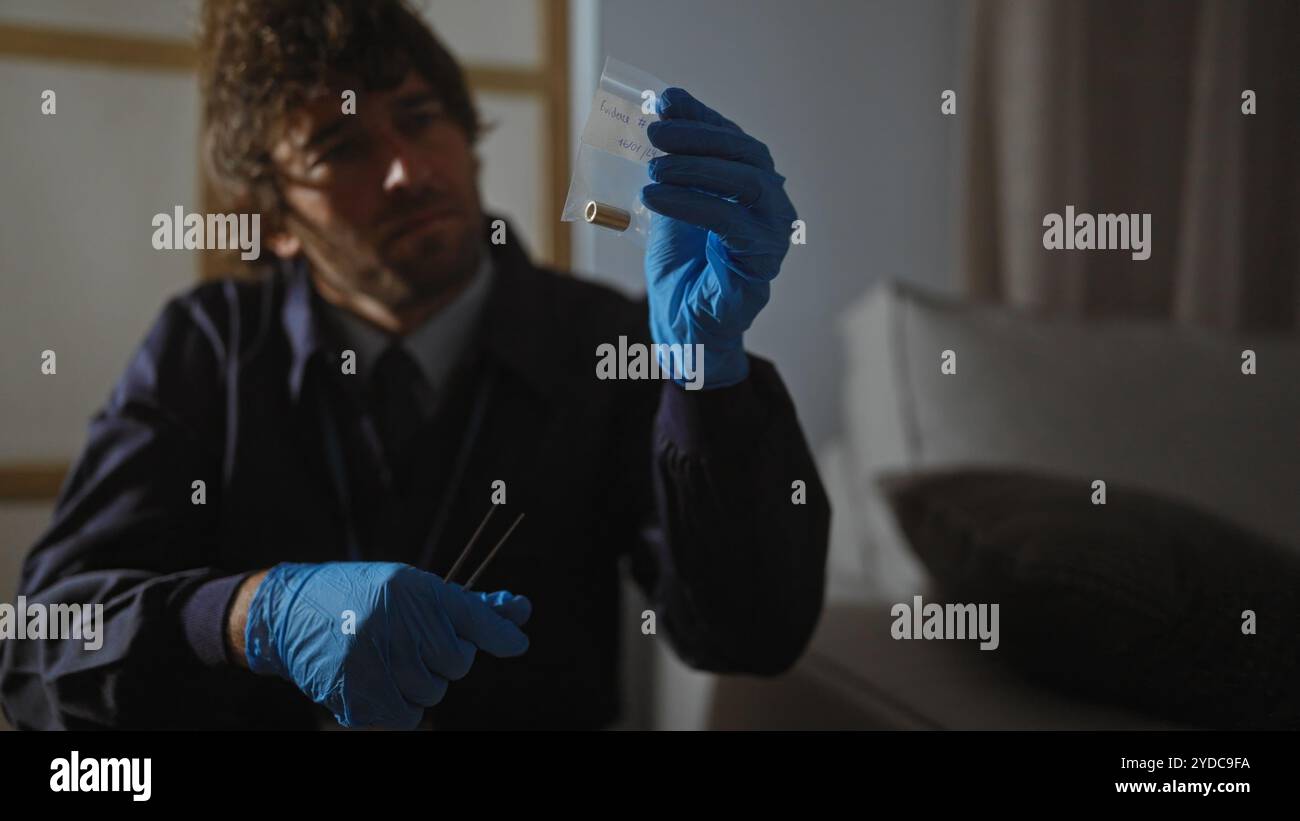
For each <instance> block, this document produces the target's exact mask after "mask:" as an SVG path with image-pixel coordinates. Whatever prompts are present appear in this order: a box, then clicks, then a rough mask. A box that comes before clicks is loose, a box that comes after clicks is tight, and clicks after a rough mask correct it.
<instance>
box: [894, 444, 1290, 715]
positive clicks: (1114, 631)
mask: <svg viewBox="0 0 1300 821" xmlns="http://www.w3.org/2000/svg"><path fill="white" fill-rule="evenodd" d="M882 484H883V485H884V487H885V490H886V493H887V495H888V497H889V498H890V500H891V503H892V505H893V508H894V511H895V514H896V515H897V517H898V520H899V523H900V525H901V527H902V529H903V531H904V533H906V535H907V537H908V540H909V542H910V543H911V546H912V548H913V550H915V551H916V553H917V554H918V555H919V556H920V558H921V560H922V561H923V562H924V563H925V565H926V567H927V568H929V570H930V571H931V573H932V574H933V575H934V576H935V579H936V581H937V583H938V584H939V585H940V587H941V589H942V590H943V592H944V594H945V595H946V596H948V597H950V598H949V599H948V600H949V601H960V602H976V603H979V602H985V603H990V604H991V603H994V602H996V603H998V604H999V605H1000V607H999V615H1000V633H1001V645H1000V648H999V649H998V650H996V651H993V652H994V653H996V654H997V655H998V656H999V657H1000V658H1002V659H1005V660H1006V661H1007V662H1009V663H1011V664H1013V665H1014V666H1016V667H1017V668H1019V669H1020V670H1021V671H1023V672H1024V673H1025V674H1027V675H1029V676H1030V677H1031V678H1033V679H1035V680H1038V681H1040V682H1042V683H1045V684H1049V685H1052V686H1055V687H1059V688H1063V689H1065V690H1067V691H1069V692H1071V693H1073V694H1076V695H1080V696H1084V697H1089V698H1093V699H1099V700H1105V701H1110V702H1113V703H1117V704H1124V705H1126V706H1130V707H1137V708H1139V709H1143V710H1146V711H1148V712H1150V713H1151V714H1153V715H1158V716H1162V717H1167V718H1170V719H1174V720H1177V721H1182V722H1188V723H1192V724H1196V725H1200V726H1207V727H1222V728H1290V729H1295V728H1300V552H1298V551H1296V550H1293V549H1287V548H1283V547H1282V546H1279V545H1276V544H1272V543H1270V542H1268V541H1267V540H1265V539H1264V538H1262V537H1260V536H1258V535H1256V534H1253V533H1250V532H1249V531H1247V530H1246V529H1244V528H1242V527H1240V526H1238V525H1235V524H1232V523H1230V522H1228V521H1225V520H1223V519H1221V518H1218V517H1216V516H1213V515H1210V514H1209V513H1207V512H1205V511H1203V510H1199V509H1197V508H1195V507H1193V506H1191V505H1188V504H1184V503H1179V502H1175V501H1171V500H1169V499H1164V498H1160V497H1157V496H1154V495H1151V494H1148V493H1142V492H1137V491H1134V490H1131V489H1126V488H1124V487H1120V486H1117V485H1114V484H1110V483H1108V486H1107V493H1106V504H1104V505H1094V504H1092V502H1091V497H1092V487H1091V480H1082V479H1065V478H1058V477H1049V476H1044V475H1041V474H1032V473H1024V472H1014V471H998V470H973V469H972V470H962V471H952V472H943V473H929V474H907V475H903V476H895V477H890V478H887V479H885V480H884V481H883V482H882ZM1245 610H1253V611H1254V612H1255V616H1256V625H1255V629H1256V633H1255V634H1254V635H1244V634H1243V633H1242V625H1243V619H1242V612H1243V611H1245Z"/></svg>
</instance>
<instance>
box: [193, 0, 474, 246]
mask: <svg viewBox="0 0 1300 821" xmlns="http://www.w3.org/2000/svg"><path fill="white" fill-rule="evenodd" d="M199 51H200V74H199V76H200V89H201V92H202V95H203V116H204V124H203V145H202V153H203V160H204V166H205V170H206V172H207V176H208V179H209V181H210V182H211V183H212V185H213V188H214V189H215V190H214V192H213V193H215V194H216V195H217V196H218V198H219V199H220V200H221V201H222V202H223V205H225V206H226V207H234V208H236V209H237V210H246V211H254V212H257V213H260V214H262V220H263V222H264V223H266V224H267V225H268V226H269V227H271V228H272V229H274V228H277V227H279V226H282V225H283V217H284V214H283V211H282V208H283V204H282V202H281V199H280V196H279V193H278V190H277V188H276V186H275V180H274V175H273V174H272V170H273V166H272V162H271V156H270V151H271V147H272V145H273V142H272V141H273V140H274V139H275V138H276V134H277V130H278V129H279V128H280V127H281V125H282V124H283V122H284V118H285V116H286V115H287V114H288V113H289V112H290V111H292V110H293V109H294V108H296V107H298V106H300V105H302V104H304V103H306V102H308V101H310V100H312V99H313V98H315V97H317V96H318V95H321V94H324V93H326V92H327V91H328V90H329V89H328V87H327V81H328V80H329V78H330V77H331V76H334V77H337V76H339V75H343V76H348V77H356V78H358V79H359V80H360V82H361V84H362V87H363V88H364V89H366V90H370V91H377V90H385V89H389V88H393V87H395V86H397V85H398V84H399V83H400V82H401V81H402V79H403V78H404V77H405V76H406V75H407V73H408V72H409V71H411V70H412V69H414V70H415V71H416V72H418V73H419V74H421V75H422V76H423V77H424V78H425V80H427V81H428V82H429V84H430V85H431V86H432V87H433V89H434V91H435V92H436V93H437V94H438V95H439V97H440V98H441V101H442V104H443V106H444V107H445V109H446V112H447V115H448V116H449V117H450V118H451V119H452V121H453V122H456V123H457V124H459V125H460V126H461V127H462V128H463V129H464V130H465V133H466V135H467V136H468V137H469V139H470V142H471V143H473V142H475V141H476V140H477V139H478V137H479V134H480V132H481V127H480V123H479V119H478V113H477V111H476V110H475V107H474V102H473V100H472V99H471V98H470V94H469V89H468V87H467V86H466V83H465V77H464V73H463V72H462V70H461V68H460V65H459V64H458V63H457V62H456V60H455V58H453V57H452V56H451V54H450V52H448V51H447V49H446V48H445V47H444V46H443V45H442V43H440V42H439V41H438V39H437V37H436V36H435V35H434V34H433V31H432V30H430V28H429V27H428V26H427V25H426V24H425V23H424V21H423V20H421V19H420V18H419V16H418V15H417V14H416V13H415V11H413V10H412V9H411V8H410V7H409V6H407V5H406V2H405V0H205V3H204V8H203V31H202V35H201V38H200V46H199Z"/></svg>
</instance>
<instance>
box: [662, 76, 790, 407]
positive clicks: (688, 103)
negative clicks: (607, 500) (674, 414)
mask: <svg viewBox="0 0 1300 821" xmlns="http://www.w3.org/2000/svg"><path fill="white" fill-rule="evenodd" d="M658 111H659V115H660V117H661V118H662V119H660V120H659V121H658V122H653V123H651V124H650V126H649V127H648V128H647V129H646V134H647V136H649V138H650V142H651V144H653V145H654V147H655V148H658V149H659V150H661V151H664V152H666V154H665V156H662V157H656V158H655V159H653V160H651V161H650V179H651V180H653V182H652V183H651V184H650V185H647V186H646V187H645V188H644V189H642V192H641V201H642V202H644V203H645V206H646V208H648V209H650V210H651V211H653V212H655V213H654V214H653V215H652V217H651V221H650V241H649V243H648V245H647V246H646V255H645V272H646V287H647V290H648V293H649V298H650V332H651V335H652V336H653V337H654V341H655V342H658V343H660V344H680V345H694V344H702V345H703V346H704V374H703V387H705V388H722V387H726V386H728V385H734V384H736V383H737V382H741V381H743V380H744V379H745V377H747V376H748V375H749V358H748V357H747V356H746V354H745V349H744V343H743V341H742V335H743V334H744V332H745V331H746V330H748V329H749V325H750V323H752V322H753V321H754V317H755V316H757V315H758V312H759V311H760V310H762V308H763V306H764V305H766V304H767V298H768V293H769V285H768V283H770V282H771V281H772V279H773V278H774V277H775V276H776V275H777V272H779V271H780V270H781V260H782V259H784V258H785V253H786V251H787V250H788V249H789V246H790V231H791V225H790V224H791V223H792V222H793V221H794V220H795V219H797V216H796V215H795V211H794V206H793V205H791V204H790V199H789V198H788V197H787V196H786V195H785V190H784V188H783V187H782V185H783V183H784V182H785V177H782V176H781V175H780V174H778V173H776V168H775V166H773V164H772V155H771V154H769V153H768V150H767V146H765V145H763V143H761V142H759V141H758V140H756V139H754V138H753V137H751V136H749V135H748V134H746V133H745V132H744V131H741V130H740V127H739V126H737V125H736V124H735V123H733V122H731V121H730V120H728V119H726V118H725V117H723V116H722V115H720V114H718V113H717V112H716V111H714V110H713V109H711V108H709V107H708V106H706V105H704V104H703V103H701V102H700V101H699V100H696V99H695V98H694V97H692V96H691V95H690V94H688V93H686V92H685V91H683V90H682V89H680V88H667V89H664V92H663V94H662V95H660V97H659V101H658ZM677 376H678V374H676V373H674V378H676V377H677ZM676 381H677V382H678V384H685V383H686V382H687V381H688V380H685V379H676Z"/></svg>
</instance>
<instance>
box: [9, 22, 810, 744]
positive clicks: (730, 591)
mask: <svg viewBox="0 0 1300 821" xmlns="http://www.w3.org/2000/svg"><path fill="white" fill-rule="evenodd" d="M205 23H206V30H205V35H204V38H203V46H202V49H203V55H202V56H203V61H202V65H203V67H202V79H203V91H204V95H205V102H206V106H207V109H206V116H207V122H208V123H209V125H208V127H207V130H206V134H205V143H204V151H205V154H206V159H207V161H208V166H209V168H210V171H211V176H212V179H213V182H214V183H215V184H217V186H218V188H219V190H222V191H225V192H226V193H228V194H229V195H230V196H231V197H232V198H233V199H234V200H235V201H236V202H237V203H239V204H240V206H241V210H252V211H255V212H257V213H260V214H262V215H263V220H264V225H265V226H266V227H267V230H268V232H269V236H268V240H269V241H268V242H267V243H266V244H267V245H268V246H269V247H270V248H271V249H272V250H273V252H274V255H275V257H276V259H277V260H278V264H277V266H276V269H275V270H273V271H270V272H269V273H267V274H265V275H264V276H263V277H261V278H260V279H257V280H256V281H251V282H236V281H235V280H227V281H223V282H220V283H213V284H207V285H202V286H200V287H198V288H195V289H193V290H191V291H190V292H189V293H187V294H185V295H183V296H181V297H178V298H176V299H174V300H172V301H171V302H169V303H168V305H167V306H166V308H165V309H164V311H163V313H162V316H161V317H160V318H159V320H158V321H157V323H156V324H155V326H154V328H153V329H152V330H151V332H150V333H149V335H148V337H147V338H146V340H145V342H144V343H143V346H142V348H141V349H140V351H139V352H138V353H137V354H136V355H135V357H134V358H133V360H132V361H131V363H130V365H129V366H128V368H127V371H126V373H125V374H124V375H123V377H122V378H121V380H120V382H119V383H118V385H117V386H116V388H115V390H114V391H113V394H112V396H111V397H110V399H109V401H108V403H107V405H106V406H105V407H104V408H103V409H102V410H101V411H100V413H98V414H97V415H96V417H95V418H94V420H93V421H92V424H91V427H90V435H89V442H88V444H87V446H86V450H85V452H84V453H83V454H82V456H81V458H80V459H79V460H78V462H77V464H76V465H75V467H74V468H73V471H72V473H71V476H70V477H69V479H68V482H67V484H66V486H65V487H64V488H63V491H62V494H61V497H60V500H59V504H58V509H57V511H56V514H55V518H54V522H53V524H52V525H51V527H50V529H49V531H48V532H47V533H46V534H45V536H44V537H43V538H42V539H41V540H40V542H39V543H38V544H37V545H36V546H35V548H34V549H33V551H32V554H31V556H30V557H29V558H28V561H27V563H26V566H25V568H24V573H23V578H22V582H21V588H22V592H23V593H24V594H25V595H26V596H27V598H28V599H29V600H32V601H51V602H53V601H68V602H102V603H104V605H105V624H104V633H105V636H104V639H103V646H102V648H100V649H99V650H97V651H89V650H86V649H84V647H83V644H82V643H80V642H72V641H63V642H34V641H9V642H5V643H4V645H3V660H2V663H0V695H2V697H3V704H4V708H5V711H6V713H7V714H8V716H9V718H10V720H11V721H12V722H13V723H14V724H16V725H18V726H20V727H28V728H85V727H180V726H186V727H190V726H193V727H222V728H226V727H310V726H313V725H314V724H316V723H319V721H320V719H322V718H324V719H327V720H330V721H331V722H337V723H339V724H342V725H344V726H348V727H399V728H404V727H414V726H418V725H421V724H423V725H424V726H430V727H435V728H468V727H600V726H604V725H607V724H608V723H609V722H611V721H612V720H613V719H614V718H615V717H616V716H617V714H618V680H617V660H618V647H619V642H620V640H621V635H622V634H623V633H622V632H621V629H620V626H619V584H618V563H619V561H620V558H621V557H622V556H624V555H627V556H630V558H631V565H632V570H633V573H634V576H635V578H636V579H637V580H638V581H639V582H640V583H641V584H642V586H643V587H644V588H645V589H646V591H647V592H648V594H649V595H650V597H651V599H652V608H653V610H654V611H655V619H656V626H657V628H658V634H660V635H666V636H667V637H668V638H669V639H670V640H671V641H672V643H673V646H674V647H675V648H676V650H677V652H678V653H679V654H680V655H681V657H682V658H683V659H685V660H686V661H687V662H688V663H690V664H692V665H694V666H696V667H698V668H701V669H706V670H715V671H720V672H729V673H753V674H775V673H778V672H780V671H782V670H785V669H787V668H788V667H789V666H790V665H791V664H793V663H794V661H795V660H796V659H797V657H798V656H799V654H800V653H801V652H802V650H803V648H804V646H805V645H806V643H807V641H808V639H809V636H810V634H811V631H812V628H813V626H814V625H815V623H816V620H817V616H818V613H819V611H820V608H821V603H822V585H823V572H824V563H825V553H826V539H827V528H828V521H829V507H828V504H827V501H826V497H825V494H824V492H823V490H822V487H821V484H820V482H819V480H818V477H817V473H816V469H815V467H814V465H813V462H812V459H811V458H810V456H809V453H808V450H807V446H806V444H805V442H804V440H803V436H802V434H801V432H800V430H799V426H798V422H797V420H796V418H795V414H794V409H793V406H792V404H791V402H790V399H789V397H788V395H787V393H786V392H785V389H784V387H783V386H782V384H781V382H780V380H779V378H778V377H777V375H776V373H775V371H774V370H773V368H772V367H771V365H770V364H768V363H766V362H764V361H762V360H760V359H757V358H755V357H751V356H749V355H748V354H746V353H745V351H744V348H743V346H742V333H743V332H744V330H745V329H747V328H748V327H749V324H750V322H751V321H752V320H753V318H754V316H755V315H756V314H757V313H758V311H759V309H761V308H762V307H763V305H764V303H765V302H766V300H767V297H768V283H769V282H770V280H771V279H772V278H773V277H774V276H775V275H776V274H777V271H778V269H779V267H780V264H781V261H782V259H783V257H784V255H785V252H786V250H787V246H788V231H789V230H790V223H791V222H792V220H793V219H794V211H793V208H792V207H791V205H790V203H789V200H788V199H787V198H786V196H785V194H784V191H783V189H782V183H783V178H782V177H781V176H780V175H779V174H777V173H776V171H775V169H774V167H773V164H772V160H771V157H770V156H769V154H768V152H767V149H766V147H764V146H763V144H762V143H760V142H758V141H757V140H755V139H753V138H752V137H749V136H747V135H746V134H744V132H742V131H741V130H740V129H739V128H738V127H737V126H735V125H734V124H733V123H731V122H730V121H728V120H726V119H724V118H723V117H721V116H720V115H718V114H717V113H715V112H714V111H712V110H711V109H709V108H707V107H706V106H704V105H703V104H701V103H700V102H698V101H696V100H695V99H694V98H693V97H691V96H690V95H689V94H687V93H686V92H684V91H682V90H680V89H670V90H666V91H665V92H664V93H663V95H662V98H661V99H660V101H659V103H658V105H659V106H660V110H661V116H662V122H660V123H658V124H657V125H655V126H653V127H652V128H651V130H650V134H649V136H650V139H651V140H652V142H653V143H654V144H655V145H656V146H657V147H658V148H660V149H661V150H663V151H665V152H667V154H666V156H664V157H662V158H660V159H658V160H656V161H655V162H654V163H652V164H651V167H650V172H649V176H650V180H649V182H650V184H649V185H648V186H647V187H646V188H645V189H644V191H643V198H644V202H645V204H646V205H647V207H648V208H650V209H651V210H652V211H653V212H654V213H655V217H654V221H653V225H652V236H651V240H650V244H649V247H648V248H647V253H646V263H645V265H646V277H647V283H648V286H649V288H648V290H649V295H648V297H649V298H648V305H647V304H646V303H645V302H642V303H634V302H630V301H628V300H626V299H624V298H622V297H620V296H618V295H616V294H614V293H612V292H610V291H607V290H605V289H603V288H601V287H598V286H595V285H592V284H589V283H583V282H580V281H577V280H576V279H573V278H571V277H565V276H562V275H559V274H556V273H554V272H551V271H546V270H542V269H539V268H536V267H534V266H532V265H531V264H530V263H529V262H528V259H527V257H526V256H525V254H524V252H523V251H522V250H521V249H520V247H519V246H518V244H517V242H516V241H515V240H514V238H513V236H512V235H509V234H508V236H510V239H509V241H508V242H506V243H505V244H504V245H494V244H492V243H490V242H489V234H490V232H489V231H488V230H486V229H487V225H488V220H487V219H485V217H484V215H483V213H482V211H481V208H480V203H479V197H478V190H477V182H476V180H477V171H478V165H477V160H476V158H475V155H474V153H473V147H474V142H475V139H476V137H477V135H478V132H479V125H478V120H477V118H476V115H475V111H474V107H473V104H472V102H471V100H470V97H469V94H468V92H467V90H466V88H465V84H464V80H463V77H462V74H461V71H460V69H459V67H458V66H457V65H456V64H455V62H454V61H453V59H452V58H451V57H450V56H449V54H448V53H447V52H446V51H445V50H444V49H443V48H442V46H441V45H440V44H439V43H438V42H437V40H436V39H435V38H434V36H433V34H432V33H431V32H430V31H429V30H428V29H427V28H426V27H425V26H424V25H423V24H422V23H421V22H420V21H419V20H418V18H417V17H416V16H415V15H414V14H412V13H411V12H410V11H409V10H408V9H407V8H406V7H405V6H403V5H402V4H401V3H400V2H398V0H382V1H381V0H231V1H230V2H211V3H209V4H208V6H207V8H206V10H205ZM347 90H352V91H355V93H356V99H357V105H356V113H355V114H344V113H343V111H342V106H341V105H340V100H341V99H342V97H343V93H344V92H345V91H347ZM507 233H508V232H507ZM647 316H648V318H649V322H648V323H647V321H646V320H647ZM620 337H627V338H628V341H629V342H641V343H649V342H651V341H653V342H657V343H662V344H669V345H671V344H680V345H683V346H695V345H699V346H701V349H702V350H703V361H702V363H700V367H702V369H703V370H702V373H701V374H699V375H700V376H702V382H703V384H702V388H703V389H702V390H688V389H687V386H686V382H687V381H688V378H689V377H690V376H691V375H690V374H685V373H682V372H681V371H680V370H679V371H678V372H676V373H675V377H676V379H675V380H673V381H664V380H658V379H655V380H650V379H641V380H602V379H598V378H597V377H596V367H595V365H596V352H597V350H598V349H599V348H600V346H602V345H605V344H611V343H612V344H617V343H618V340H619V338H620ZM691 350H693V348H691ZM796 483H802V485H797V484H796ZM798 487H803V488H805V493H806V498H799V494H798V492H797V491H796V490H795V489H796V488H798ZM494 505H495V506H498V507H500V508H501V510H500V511H497V512H496V513H495V515H494V516H493V517H492V518H490V519H489V520H488V522H487V524H486V525H484V528H483V534H484V535H483V536H482V538H481V540H480V542H481V544H479V546H478V548H476V550H475V551H474V553H475V556H474V558H473V559H472V560H471V561H470V562H469V564H468V566H469V567H473V566H475V565H477V564H479V563H480V562H481V561H482V559H483V558H484V554H485V553H486V551H487V547H488V545H490V544H492V543H495V542H497V541H498V540H499V538H500V537H501V535H502V534H504V533H505V531H506V529H507V527H509V526H510V525H511V524H513V523H515V522H516V520H517V519H518V516H519V514H526V518H524V519H523V520H522V521H519V522H518V526H517V528H516V529H515V530H514V531H513V533H512V535H511V536H510V539H509V541H508V542H507V543H506V544H505V545H504V546H503V547H502V548H501V550H500V552H499V553H498V554H497V555H496V556H495V558H494V559H493V561H492V562H491V564H490V565H487V566H486V568H485V570H484V572H483V575H482V576H481V578H479V579H478V580H477V582H476V584H475V590H497V592H495V593H492V594H484V593H477V592H469V591H467V590H466V589H465V588H464V587H462V586H461V584H463V583H464V582H465V581H466V579H465V578H462V577H457V578H456V579H455V580H454V581H453V580H449V579H444V578H443V575H444V574H447V571H448V568H450V567H451V565H452V563H453V562H454V561H455V560H456V558H457V556H458V554H459V553H460V551H461V548H462V547H463V546H464V545H465V544H466V543H467V542H469V541H470V539H471V537H472V536H473V535H474V533H475V531H476V530H477V529H478V528H479V525H480V523H481V522H482V521H483V517H484V515H485V514H486V513H487V512H488V511H490V510H493V511H495V510H496V508H495V507H493V506H494ZM460 575H461V576H463V575H464V574H460ZM456 582H460V583H461V584H458V583H456ZM507 586H508V587H509V588H510V590H513V591H518V593H519V594H520V595H514V594H512V593H510V592H507V591H506V590H504V589H500V588H504V587H507ZM633 629H634V630H635V635H637V637H638V640H639V639H640V638H641V633H640V630H638V629H635V628H633ZM646 640H654V639H651V638H649V637H647V638H646ZM331 717H332V718H331Z"/></svg>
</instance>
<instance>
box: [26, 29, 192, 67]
mask: <svg viewBox="0 0 1300 821" xmlns="http://www.w3.org/2000/svg"><path fill="white" fill-rule="evenodd" d="M0 56H4V57H19V58H22V59H26V60H44V61H47V62H57V63H94V64H97V65H109V66H113V67H116V68H131V69H147V70H151V71H178V72H187V71H193V70H194V69H195V68H197V67H198V64H199V60H198V50H197V49H196V48H195V47H194V44H193V43H190V42H188V41H186V40H177V39H175V38H164V37H141V36H137V35H127V34H105V33H102V32H88V31H77V30H75V29H57V28H46V27H39V26H24V25H18V24H15V23H0Z"/></svg>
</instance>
